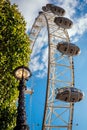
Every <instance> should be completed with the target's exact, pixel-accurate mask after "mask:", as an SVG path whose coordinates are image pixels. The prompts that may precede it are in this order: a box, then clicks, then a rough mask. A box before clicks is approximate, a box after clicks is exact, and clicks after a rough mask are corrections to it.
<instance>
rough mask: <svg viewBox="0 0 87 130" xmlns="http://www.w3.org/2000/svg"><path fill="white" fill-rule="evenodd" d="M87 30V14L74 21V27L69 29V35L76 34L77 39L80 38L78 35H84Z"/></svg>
mask: <svg viewBox="0 0 87 130" xmlns="http://www.w3.org/2000/svg"><path fill="white" fill-rule="evenodd" d="M86 31H87V14H85V15H84V16H82V17H80V18H78V19H76V21H74V24H73V26H72V28H71V29H70V30H68V32H69V36H70V37H72V36H74V37H75V39H78V38H79V37H78V36H81V35H83V33H85V32H86Z"/></svg>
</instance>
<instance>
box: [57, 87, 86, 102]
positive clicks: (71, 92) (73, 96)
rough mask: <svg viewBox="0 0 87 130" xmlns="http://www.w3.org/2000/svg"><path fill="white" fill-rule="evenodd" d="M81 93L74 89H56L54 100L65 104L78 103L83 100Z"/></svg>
mask: <svg viewBox="0 0 87 130" xmlns="http://www.w3.org/2000/svg"><path fill="white" fill-rule="evenodd" d="M83 95H84V94H83V92H82V91H81V90H79V89H77V88H74V87H64V88H60V89H56V99H59V100H62V101H65V102H79V101H80V100H82V99H83Z"/></svg>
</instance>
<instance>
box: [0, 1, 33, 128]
mask: <svg viewBox="0 0 87 130" xmlns="http://www.w3.org/2000/svg"><path fill="white" fill-rule="evenodd" d="M25 26H26V23H25V21H24V18H23V16H22V15H21V14H20V13H19V11H18V9H17V6H16V5H15V4H14V5H11V4H10V2H9V0H1V1H0V30H1V31H0V130H12V129H13V128H14V126H15V123H16V101H17V97H18V90H17V86H18V82H17V80H16V79H15V78H14V76H13V70H14V69H15V68H16V67H18V66H20V65H25V66H28V62H29V60H30V53H31V50H30V48H29V46H30V42H29V38H28V36H27V34H26V33H25V31H26V28H25Z"/></svg>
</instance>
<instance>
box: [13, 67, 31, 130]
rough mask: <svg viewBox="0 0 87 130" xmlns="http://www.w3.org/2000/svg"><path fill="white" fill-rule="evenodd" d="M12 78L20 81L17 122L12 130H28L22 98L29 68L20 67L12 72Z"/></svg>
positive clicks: (29, 74) (28, 75)
mask: <svg viewBox="0 0 87 130" xmlns="http://www.w3.org/2000/svg"><path fill="white" fill-rule="evenodd" d="M14 76H15V78H16V79H18V80H19V81H20V83H19V86H18V90H19V97H18V108H17V121H16V127H15V128H14V130H29V127H28V125H27V124H26V112H25V97H24V92H25V90H26V86H25V85H24V84H25V80H28V78H29V77H30V76H31V72H30V70H29V68H27V67H25V66H20V67H17V68H16V69H15V70H14Z"/></svg>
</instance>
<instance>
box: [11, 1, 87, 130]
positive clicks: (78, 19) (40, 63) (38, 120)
mask: <svg viewBox="0 0 87 130" xmlns="http://www.w3.org/2000/svg"><path fill="white" fill-rule="evenodd" d="M11 2H12V3H16V4H17V5H18V8H19V11H20V12H21V13H22V15H23V16H24V18H25V21H26V23H27V25H26V32H27V31H29V30H30V29H31V27H32V25H33V22H34V20H35V18H36V17H37V16H38V12H39V11H40V10H41V8H42V6H45V5H46V4H47V3H53V4H55V5H58V6H61V7H63V8H64V9H65V10H66V14H65V16H66V17H68V18H70V19H71V20H72V21H73V27H72V28H71V29H70V30H68V33H69V36H70V41H71V42H72V43H74V44H76V45H78V46H79V48H80V49H81V53H80V55H78V56H76V57H74V64H75V69H74V71H75V87H76V88H79V89H81V90H82V91H84V94H85V96H84V99H83V100H82V101H81V102H78V103H76V104H75V106H74V120H73V130H87V112H86V111H87V0H11ZM42 33H43V32H41V35H42ZM43 36H44V34H43ZM40 38H41V37H40ZM40 38H39V41H40ZM45 38H46V37H45ZM36 46H37V47H36V48H35V50H34V55H36V57H33V59H32V60H31V63H30V68H31V70H32V74H33V75H32V77H31V78H30V79H29V82H28V83H27V86H28V87H32V88H33V89H34V94H33V95H31V96H30V95H27V96H26V109H27V119H28V120H27V122H28V124H29V125H30V128H31V130H41V125H42V118H43V109H44V103H45V90H46V72H47V59H46V57H47V44H45V46H43V45H41V44H40V43H39V44H38V45H36ZM44 48H45V49H44ZM36 50H38V51H37V53H35V52H36ZM41 50H43V52H42V53H41V55H38V54H39V53H40V52H41ZM43 54H44V55H43ZM40 57H41V58H40ZM38 59H39V60H38ZM76 124H78V125H76Z"/></svg>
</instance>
